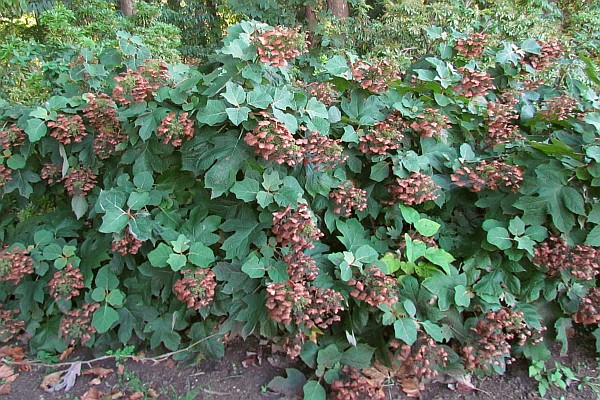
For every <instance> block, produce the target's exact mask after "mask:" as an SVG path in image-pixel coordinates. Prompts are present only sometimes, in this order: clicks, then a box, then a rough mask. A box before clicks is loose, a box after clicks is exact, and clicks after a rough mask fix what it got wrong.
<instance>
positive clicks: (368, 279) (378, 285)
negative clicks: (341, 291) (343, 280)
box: [348, 267, 398, 307]
mask: <svg viewBox="0 0 600 400" xmlns="http://www.w3.org/2000/svg"><path fill="white" fill-rule="evenodd" d="M348 286H353V287H354V289H352V291H351V292H350V296H352V297H354V298H356V299H358V300H360V301H364V302H365V303H367V304H369V305H371V306H373V307H379V306H380V305H382V304H387V305H388V306H391V305H392V304H394V303H395V302H396V301H398V294H397V291H396V286H397V284H396V280H395V279H394V278H393V277H392V276H389V275H386V274H384V273H383V272H382V271H381V270H380V269H379V268H377V267H371V268H368V269H366V270H365V271H364V272H363V273H362V274H361V275H358V276H355V277H352V278H351V279H350V280H349V281H348Z"/></svg>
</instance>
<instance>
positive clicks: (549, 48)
mask: <svg viewBox="0 0 600 400" xmlns="http://www.w3.org/2000/svg"><path fill="white" fill-rule="evenodd" d="M538 44H539V45H540V46H541V50H540V54H527V56H526V57H525V59H524V60H523V62H524V63H525V64H528V65H529V66H531V67H532V68H533V69H534V70H536V71H540V70H542V69H544V68H546V67H549V66H550V65H552V64H553V63H554V61H556V60H557V59H559V58H562V57H563V56H564V54H565V50H564V46H563V44H562V43H561V42H560V41H559V40H553V41H550V42H539V41H538Z"/></svg>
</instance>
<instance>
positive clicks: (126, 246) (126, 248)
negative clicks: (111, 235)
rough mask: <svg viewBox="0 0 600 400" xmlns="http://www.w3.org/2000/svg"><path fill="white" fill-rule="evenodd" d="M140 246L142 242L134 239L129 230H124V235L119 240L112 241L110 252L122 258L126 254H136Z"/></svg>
mask: <svg viewBox="0 0 600 400" xmlns="http://www.w3.org/2000/svg"><path fill="white" fill-rule="evenodd" d="M142 244H143V242H142V241H141V240H139V239H138V238H136V237H135V236H134V235H133V233H131V232H130V231H129V229H125V233H123V235H122V237H121V238H119V239H114V240H113V242H112V248H111V251H113V252H117V253H120V254H121V255H124V256H125V255H127V254H137V253H138V251H139V250H140V247H142Z"/></svg>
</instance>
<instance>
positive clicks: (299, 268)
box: [283, 252, 319, 282]
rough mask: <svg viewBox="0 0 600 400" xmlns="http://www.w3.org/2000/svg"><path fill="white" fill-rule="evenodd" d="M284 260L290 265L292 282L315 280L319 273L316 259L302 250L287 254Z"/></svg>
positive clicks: (288, 269) (289, 271)
mask: <svg viewBox="0 0 600 400" xmlns="http://www.w3.org/2000/svg"><path fill="white" fill-rule="evenodd" d="M283 260H284V261H285V263H286V264H287V266H288V268H287V271H288V275H289V276H290V281H292V282H305V281H306V282H309V281H313V280H314V279H315V278H316V277H317V275H318V273H319V268H318V267H317V262H316V261H315V259H314V258H312V257H309V256H307V255H306V254H304V253H302V252H295V253H289V254H286V255H285V257H284V258H283Z"/></svg>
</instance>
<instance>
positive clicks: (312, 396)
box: [303, 380, 327, 400]
mask: <svg viewBox="0 0 600 400" xmlns="http://www.w3.org/2000/svg"><path fill="white" fill-rule="evenodd" d="M303 391H304V399H303V400H327V394H326V392H325V389H324V388H323V386H321V384H320V383H319V382H317V381H312V380H311V381H308V382H306V384H305V385H304V388H303Z"/></svg>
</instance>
